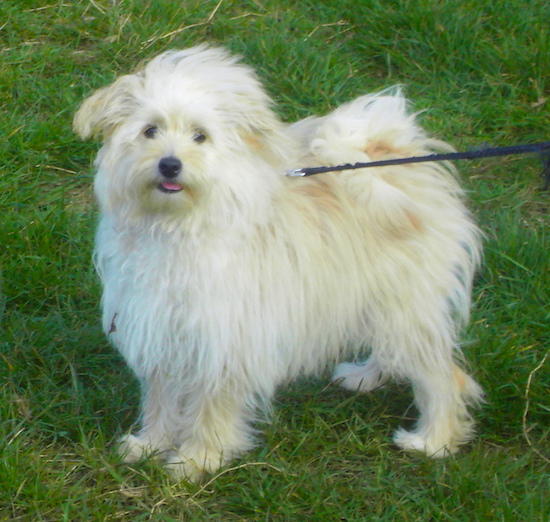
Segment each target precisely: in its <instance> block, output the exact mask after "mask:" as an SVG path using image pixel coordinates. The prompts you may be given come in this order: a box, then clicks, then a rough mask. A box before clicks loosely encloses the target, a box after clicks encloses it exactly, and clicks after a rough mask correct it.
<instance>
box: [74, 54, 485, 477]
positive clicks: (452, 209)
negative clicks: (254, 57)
mask: <svg viewBox="0 0 550 522" xmlns="http://www.w3.org/2000/svg"><path fill="white" fill-rule="evenodd" d="M74 124H75V129H76V131H77V132H78V133H79V134H80V135H81V136H82V137H83V138H88V137H90V136H98V135H102V136H103V138H104V144H103V147H102V149H101V150H100V152H99V154H98V156H97V160H96V167H97V176H96V179H95V191H96V194H97V197H98V199H99V203H100V206H101V221H100V224H99V229H98V232H97V240H96V249H95V261H96V264H97V268H98V271H99V273H100V275H101V278H102V281H103V285H104V293H103V298H102V307H103V328H104V329H105V332H106V333H107V334H108V336H109V338H110V340H111V341H112V342H113V343H114V344H115V346H116V347H117V348H118V349H119V350H120V352H121V353H122V355H123V356H124V358H125V359H126V361H127V362H128V364H129V365H130V367H131V368H132V370H133V371H134V372H135V374H136V375H137V377H138V378H139V379H140V381H141V385H142V391H143V404H142V417H141V424H142V428H141V431H140V432H139V434H138V435H135V436H134V435H129V436H127V437H125V438H124V439H123V441H122V444H121V452H122V453H123V455H124V456H125V459H126V461H128V462H133V461H136V460H138V459H140V458H142V457H143V456H146V455H149V454H153V455H157V456H159V457H162V458H164V459H165V460H166V461H167V466H168V467H169V468H170V469H171V471H172V472H173V474H174V475H175V476H176V477H186V478H187V479H189V480H197V479H198V478H199V477H200V476H201V475H202V474H203V473H204V472H213V471H215V470H217V469H218V468H219V467H220V466H222V465H224V464H225V463H227V462H228V461H229V460H230V459H232V458H234V457H235V456H238V455H241V454H242V453H243V452H245V451H246V450H248V449H250V448H251V447H252V446H253V443H254V433H255V431H254V429H253V426H252V424H253V422H254V421H255V419H256V418H257V414H258V412H259V411H262V410H264V411H265V410H266V409H267V408H268V406H269V403H270V400H271V398H272V397H273V394H274V392H275V391H276V389H277V386H278V385H279V384H281V383H283V382H284V381H286V380H288V379H290V378H293V377H295V376H297V375H298V374H301V373H304V372H307V373H311V372H319V371H322V370H323V369H325V368H326V366H327V365H328V364H332V363H335V362H337V361H341V360H345V359H346V358H347V359H354V358H356V357H357V356H359V355H360V354H361V353H365V351H366V350H368V353H370V358H369V359H368V360H367V362H362V363H356V362H344V363H342V364H340V365H339V366H337V368H336V372H335V374H334V380H335V381H336V382H338V383H340V384H341V385H342V386H344V387H345V388H348V389H349V390H352V391H360V392H367V391H370V390H373V389H374V388H377V387H379V386H381V385H382V384H383V383H385V382H386V380H387V379H388V378H390V377H393V378H397V379H408V380H409V381H410V382H411V383H412V386H413V389H414V395H415V402H416V405H417V407H418V409H419V412H420V418H419V420H418V425H417V427H416V429H415V430H414V431H405V430H402V429H401V430H398V431H397V433H396V434H395V438H394V441H395V443H396V444H397V445H398V446H399V447H400V448H402V449H404V450H418V451H421V452H424V453H426V454H428V455H429V456H432V457H442V456H445V455H448V454H451V453H454V452H455V451H456V450H457V447H458V446H459V445H460V444H463V443H465V442H467V441H468V440H469V439H470V438H471V437H472V433H473V422H472V420H471V417H470V415H469V413H468V411H467V406H468V405H469V404H472V403H476V402H477V401H479V400H481V398H482V392H481V389H480V388H479V386H478V385H477V384H476V383H475V382H474V381H473V379H472V378H471V377H469V376H468V375H466V373H464V371H463V370H461V369H460V368H459V366H458V365H457V363H456V362H455V358H457V357H458V355H457V352H458V350H457V330H458V329H459V327H460V326H461V325H462V324H464V323H465V321H466V320H467V318H468V310H469V301H470V289H471V282H472V277H473V272H474V269H475V266H476V264H477V262H478V259H479V252H480V242H479V233H478V229H477V228H476V226H475V225H474V224H473V222H472V220H471V217H470V215H469V213H468V211H467V210H466V208H465V206H464V204H463V202H462V192H461V189H460V188H459V186H458V184H457V182H456V181H455V179H454V176H453V172H452V169H451V167H450V166H449V165H444V164H436V163H422V164H414V165H410V166H396V167H384V168H373V169H363V170H356V171H346V172H342V173H330V174H322V175H318V176H312V177H308V178H291V177H287V176H285V171H286V170H287V169H291V168H296V167H304V166H319V165H335V164H340V163H350V162H358V161H363V162H365V161H371V160H379V159H384V158H395V157H403V156H413V155H414V156H417V155H424V154H428V153H431V152H433V150H434V149H437V148H442V147H443V148H447V149H449V147H448V146H446V145H445V144H443V143H441V142H439V141H436V140H433V139H430V138H428V137H427V136H426V134H425V133H424V132H423V131H422V130H421V129H420V128H419V127H418V126H417V124H416V123H415V118H414V116H412V115H410V114H408V113H407V111H406V102H405V100H404V99H403V97H402V96H401V94H400V93H399V91H398V90H397V89H394V90H393V91H386V92H384V93H381V94H376V95H370V96H364V97H361V98H359V99H357V100H355V101H353V102H351V103H350V104H348V105H344V106H343V107H340V108H339V109H337V110H335V111H334V112H332V113H331V114H329V115H328V116H325V117H319V118H316V117H314V118H308V119H306V120H303V121H300V122H298V123H296V124H294V125H289V126H287V125H285V124H283V123H282V122H281V121H280V119H279V118H278V116H277V115H276V114H275V112H273V110H272V102H271V100H270V99H269V97H268V96H267V95H266V93H265V91H264V90H263V89H262V87H261V85H260V83H259V81H258V79H257V77H256V76H255V74H254V73H253V72H252V71H251V70H250V69H249V68H248V67H246V66H245V65H242V64H240V63H239V62H238V60H237V59H235V58H234V57H231V56H230V55H229V54H228V53H227V52H226V51H224V50H222V49H218V48H211V47H205V46H199V47H196V48H192V49H189V50H185V51H177V52H166V53H164V54H161V55H160V56H158V57H156V58H155V59H153V60H152V61H151V62H150V63H149V64H148V65H146V66H145V67H144V68H142V69H140V70H138V71H137V72H135V74H131V75H127V76H122V77H121V78H119V79H118V80H117V81H115V82H114V83H113V84H112V85H110V86H108V87H106V88H104V89H101V90H99V91H97V92H96V93H95V94H93V95H92V96H91V97H90V98H88V99H87V100H86V101H85V102H84V103H83V104H82V107H81V108H80V109H79V111H78V112H77V114H76V116H75V123H74Z"/></svg>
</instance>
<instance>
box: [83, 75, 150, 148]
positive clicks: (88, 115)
mask: <svg viewBox="0 0 550 522" xmlns="http://www.w3.org/2000/svg"><path fill="white" fill-rule="evenodd" d="M138 82H139V79H138V77H137V75H127V76H122V77H120V78H119V79H118V80H116V81H115V82H114V83H113V84H111V85H109V86H108V87H104V88H103V89H99V90H98V91H96V92H95V93H94V94H92V95H91V96H90V97H89V98H87V99H86V100H84V102H83V103H82V105H81V106H80V108H79V109H78V111H77V112H76V114H75V116H74V120H73V129H74V131H75V132H76V133H77V134H78V135H79V136H80V137H81V138H82V139H87V138H90V137H94V138H97V137H99V136H100V135H102V134H103V135H105V134H109V133H110V132H111V131H112V130H113V129H114V128H115V127H116V126H117V125H119V124H120V123H121V122H122V121H123V120H124V118H125V117H127V116H128V115H129V114H131V113H132V112H133V110H134V109H135V105H136V100H135V96H134V95H133V92H134V91H135V86H136V85H137V83H138Z"/></svg>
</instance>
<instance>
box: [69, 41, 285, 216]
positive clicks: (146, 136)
mask: <svg viewBox="0 0 550 522" xmlns="http://www.w3.org/2000/svg"><path fill="white" fill-rule="evenodd" d="M271 105H272V103H271V100H270V98H269V97H268V96H267V94H266V93H265V92H264V90H263V89H262V87H261V85H260V83H259V81H258V79H257V78H256V76H255V74H254V73H253V72H252V71H251V70H250V69H249V68H248V67H246V66H244V65H242V64H240V63H239V62H238V60H237V59H235V58H234V57H232V56H230V55H229V54H228V53H227V52H226V51H225V50H223V49H218V48H210V47H205V46H199V47H195V48H192V49H188V50H185V51H169V52H166V53H164V54H161V55H160V56H158V57H156V58H155V59H153V60H152V61H151V62H149V63H148V64H147V65H146V66H145V67H143V68H141V69H140V70H138V71H137V72H135V73H134V74H131V75H126V76H122V77H121V78H119V79H118V80H116V81H115V82H114V83H113V84H111V85H110V86H108V87H105V88H103V89H100V90H99V91H97V92H95V93H94V94H93V95H92V96H90V97H89V98H88V99H86V100H85V101H84V103H83V104H82V106H81V107H80V109H79V110H78V112H77V113H76V115H75V118H74V128H75V130H76V132H77V133H78V134H79V135H80V136H81V137H82V138H89V137H103V141H104V146H103V148H102V150H101V151H100V152H99V154H98V157H97V160H96V166H97V170H98V172H97V176H96V183H95V187H96V193H97V195H98V198H99V201H100V203H101V205H102V207H103V209H104V211H111V212H115V211H117V212H126V213H127V214H132V215H158V214H166V213H172V214H173V213H174V212H177V213H181V212H185V211H189V210H190V209H193V210H195V211H196V209H198V208H201V207H205V206H208V207H209V208H210V212H211V209H212V208H213V207H216V208H217V209H218V211H222V207H224V205H225V207H231V205H235V206H238V207H243V205H244V206H246V205H250V204H252V197H251V195H252V193H253V192H256V198H258V197H260V199H261V193H262V191H264V192H265V191H266V189H267V190H268V191H269V188H268V186H269V185H270V183H276V182H275V181H273V180H274V179H275V178H277V177H278V176H277V175H276V173H278V172H280V171H281V170H282V169H283V165H282V163H281V162H282V159H281V158H283V157H284V156H285V153H288V150H286V147H287V144H286V139H285V137H284V132H283V126H282V123H281V122H280V120H279V119H278V117H277V116H276V115H275V113H274V112H273V111H272V110H271ZM270 180H271V181H270ZM262 187H263V188H262ZM231 199H232V201H230V200H231ZM207 202H208V203H207ZM223 211H224V212H230V213H231V212H233V210H231V209H230V208H225V210H223ZM222 219H223V218H222Z"/></svg>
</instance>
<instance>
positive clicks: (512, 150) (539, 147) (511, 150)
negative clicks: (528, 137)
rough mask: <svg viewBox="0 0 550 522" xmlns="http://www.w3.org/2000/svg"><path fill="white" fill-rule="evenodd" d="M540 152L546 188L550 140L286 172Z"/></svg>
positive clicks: (549, 179)
mask: <svg viewBox="0 0 550 522" xmlns="http://www.w3.org/2000/svg"><path fill="white" fill-rule="evenodd" d="M529 153H539V154H542V155H544V158H543V162H544V165H543V172H542V175H543V178H544V180H545V181H544V190H547V189H548V188H549V186H550V141H543V142H539V143H532V144H526V145H512V146H510V147H486V148H483V149H476V150H470V151H465V152H448V153H443V154H429V155H428V156H412V157H409V158H396V159H389V160H382V161H370V162H367V163H355V164H351V163H346V164H345V165H335V166H333V167H306V168H301V169H293V170H287V171H286V172H285V174H286V175H287V176H290V177H305V176H313V175H315V174H324V173H326V172H339V171H342V170H355V169H367V168H370V167H388V166H392V165H407V164H410V163H425V162H428V161H456V160H462V159H469V160H473V159H481V158H494V157H497V156H511V155H513V154H529Z"/></svg>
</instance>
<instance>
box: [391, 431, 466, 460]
mask: <svg viewBox="0 0 550 522" xmlns="http://www.w3.org/2000/svg"><path fill="white" fill-rule="evenodd" d="M393 442H394V443H395V444H396V445H397V446H398V447H399V448H401V449H402V450H403V451H408V452H420V453H424V454H425V455H427V456H428V457H430V458H432V459H440V458H445V457H448V456H449V455H453V454H454V453H456V452H457V451H458V446H457V445H456V444H451V443H444V442H442V441H433V440H430V439H429V437H428V438H426V437H424V436H422V435H421V434H419V433H415V432H412V431H406V430H403V429H399V430H397V431H396V432H395V434H394V436H393Z"/></svg>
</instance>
